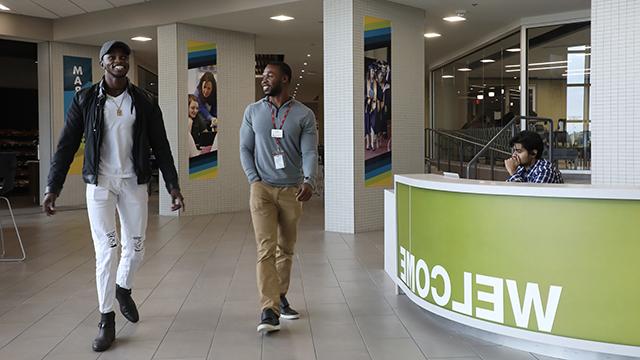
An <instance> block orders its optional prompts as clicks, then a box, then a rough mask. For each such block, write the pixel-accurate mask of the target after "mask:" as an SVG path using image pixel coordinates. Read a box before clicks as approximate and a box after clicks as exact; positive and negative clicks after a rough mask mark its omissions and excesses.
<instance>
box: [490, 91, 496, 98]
mask: <svg viewBox="0 0 640 360" xmlns="http://www.w3.org/2000/svg"><path fill="white" fill-rule="evenodd" d="M488 95H489V97H494V96H496V93H495V92H493V91H489V94H488Z"/></svg>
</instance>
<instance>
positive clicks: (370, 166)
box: [364, 16, 393, 187]
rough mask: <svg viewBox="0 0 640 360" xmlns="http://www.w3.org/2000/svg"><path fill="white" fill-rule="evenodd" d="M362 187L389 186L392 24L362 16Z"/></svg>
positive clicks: (390, 176)
mask: <svg viewBox="0 0 640 360" xmlns="http://www.w3.org/2000/svg"><path fill="white" fill-rule="evenodd" d="M364 84H365V86H364V92H365V94H364V95H365V96H364V99H365V100H364V151H365V155H364V159H365V164H364V168H365V169H364V184H365V187H390V186H391V185H392V181H393V176H392V173H391V21H389V20H384V19H379V18H375V17H371V16H365V17H364Z"/></svg>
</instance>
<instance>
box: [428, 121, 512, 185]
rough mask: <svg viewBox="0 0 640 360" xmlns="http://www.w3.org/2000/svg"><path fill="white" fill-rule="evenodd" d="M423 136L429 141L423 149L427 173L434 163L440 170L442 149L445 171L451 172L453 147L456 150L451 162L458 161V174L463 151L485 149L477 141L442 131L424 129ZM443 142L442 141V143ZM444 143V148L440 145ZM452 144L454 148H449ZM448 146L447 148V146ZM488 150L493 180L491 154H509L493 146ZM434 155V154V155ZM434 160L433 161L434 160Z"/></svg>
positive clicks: (462, 164)
mask: <svg viewBox="0 0 640 360" xmlns="http://www.w3.org/2000/svg"><path fill="white" fill-rule="evenodd" d="M425 136H428V137H429V140H431V141H427V143H428V144H430V146H426V147H425V152H426V153H425V164H426V166H427V167H428V169H429V170H428V171H429V172H431V165H432V164H433V163H434V162H435V163H436V164H437V168H438V169H439V170H441V169H442V158H443V157H442V156H441V155H442V154H441V150H442V149H443V148H445V149H446V163H447V169H448V170H449V171H451V162H452V160H453V149H454V147H455V148H456V149H457V151H458V154H457V157H458V159H457V160H453V161H459V163H460V168H459V169H460V172H462V169H463V168H464V163H465V150H468V149H469V148H472V149H473V151H472V154H473V153H475V151H476V149H478V148H483V149H484V148H485V147H486V145H485V144H483V143H481V142H477V141H472V140H469V139H465V138H463V137H460V136H456V135H453V134H451V133H449V132H446V131H442V130H437V129H425ZM443 140H444V141H443ZM443 142H444V143H445V144H444V145H445V146H442V143H443ZM453 143H455V146H451V145H452V144H453ZM447 145H448V146H447ZM488 149H490V150H491V162H492V164H491V177H492V178H493V174H494V165H495V164H494V161H493V153H494V152H498V153H501V154H505V155H508V156H509V155H511V154H510V153H509V152H507V151H504V150H502V149H499V148H497V147H494V146H489V147H488ZM434 153H435V154H434ZM434 158H435V159H434Z"/></svg>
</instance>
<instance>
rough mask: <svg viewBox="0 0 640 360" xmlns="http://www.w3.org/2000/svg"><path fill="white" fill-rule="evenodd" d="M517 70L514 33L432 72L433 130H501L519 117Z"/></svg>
mask: <svg viewBox="0 0 640 360" xmlns="http://www.w3.org/2000/svg"><path fill="white" fill-rule="evenodd" d="M519 68H520V33H519V32H517V33H514V34H512V35H510V36H508V37H505V38H503V39H501V40H499V41H497V42H495V43H493V44H490V45H488V46H486V47H484V48H482V49H480V50H478V51H475V52H473V53H471V54H469V55H467V56H465V57H463V58H460V59H458V60H456V61H453V62H451V63H449V64H446V65H444V66H442V67H440V68H438V69H436V70H434V71H433V72H432V79H433V96H434V102H433V105H434V119H433V120H434V128H436V129H442V130H456V131H461V130H467V129H487V131H484V133H487V134H490V131H488V129H496V128H500V127H502V126H504V124H506V123H508V122H509V120H511V119H512V118H513V117H514V116H515V115H518V114H519V113H520V86H519V85H520V73H519ZM503 69H508V71H503ZM476 133H477V131H476Z"/></svg>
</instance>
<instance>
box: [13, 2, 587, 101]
mask: <svg viewBox="0 0 640 360" xmlns="http://www.w3.org/2000/svg"><path fill="white" fill-rule="evenodd" d="M391 1H393V2H396V3H399V4H404V5H408V6H413V7H417V8H421V9H425V11H426V21H425V28H424V31H425V32H429V31H435V32H438V33H441V34H442V37H440V38H435V39H425V47H426V54H427V59H426V64H427V66H430V65H433V64H435V63H437V62H440V61H444V60H446V59H450V58H451V57H453V56H455V55H460V54H461V52H464V51H465V50H467V49H469V48H471V47H473V46H474V45H477V44H478V43H479V42H481V41H484V40H486V39H488V38H490V37H492V36H497V35H498V34H500V32H502V31H504V30H505V29H508V28H509V27H511V26H516V25H517V24H518V23H519V21H520V20H521V19H522V18H530V17H536V16H544V15H549V14H557V13H562V12H571V11H581V10H583V11H584V10H588V9H589V8H590V6H591V2H590V0H535V1H532V0H391ZM236 2H237V3H238V4H239V5H237V6H236V8H235V9H232V7H233V4H234V3H236ZM277 2H280V3H284V2H288V3H286V4H280V5H272V4H275V3H277ZM0 3H2V4H4V5H6V6H8V7H10V8H12V10H13V11H12V12H15V13H19V14H24V15H30V16H36V17H44V18H50V19H54V20H53V21H54V22H58V21H59V22H61V23H64V24H65V26H66V25H69V24H70V25H69V26H71V25H73V24H74V23H76V21H81V20H82V18H83V17H86V18H87V19H91V23H92V24H94V25H95V26H94V28H93V29H91V30H92V31H91V32H88V33H85V34H82V33H79V32H73V31H67V32H66V33H67V34H68V35H65V36H64V37H63V38H59V37H58V36H56V37H55V38H54V40H56V41H66V42H76V43H82V44H92V45H100V44H101V43H102V42H104V41H106V40H108V39H112V38H118V39H124V40H127V39H129V38H131V37H133V36H137V35H147V36H150V37H152V38H154V40H153V41H150V42H148V43H137V42H133V41H132V42H131V43H132V44H131V45H132V48H133V50H134V51H136V54H137V57H138V59H139V61H140V62H141V63H144V64H146V65H148V66H149V67H151V68H152V69H153V68H155V67H156V63H157V51H156V48H157V44H156V40H155V37H156V31H155V26H150V25H152V24H147V23H144V24H141V23H139V22H140V21H141V22H144V21H146V22H150V21H153V19H161V20H156V21H159V23H158V24H160V23H167V22H171V21H173V22H175V21H179V22H181V23H187V24H193V25H200V26H207V27H213V28H220V29H228V30H234V31H240V32H246V33H253V34H256V52H257V53H271V54H284V55H285V59H286V61H287V62H289V63H290V64H291V65H292V67H293V68H294V69H296V70H297V71H298V75H299V71H300V70H301V69H302V68H303V62H304V61H307V60H308V63H309V65H308V67H307V74H308V73H309V72H311V73H312V74H315V75H310V76H305V77H304V78H303V80H304V81H303V85H302V91H301V92H300V93H301V94H302V97H305V98H306V97H307V96H309V98H310V99H312V98H313V97H315V95H316V94H319V93H321V91H322V76H323V73H322V65H323V64H322V46H323V44H322V16H323V12H322V3H323V0H299V1H296V0H262V1H251V0H243V1H240V0H234V1H233V2H232V1H231V0H228V2H226V0H225V1H222V0H181V1H168V0H154V1H150V0H148V1H144V0H0ZM137 3H145V4H144V7H145V14H144V15H145V16H144V17H142V18H136V19H137V21H135V23H134V22H132V23H131V25H130V26H127V25H128V24H127V23H125V24H124V26H123V24H122V23H119V24H118V25H119V27H120V28H119V30H117V31H109V30H106V29H109V28H111V29H113V27H110V26H109V24H111V25H113V20H114V19H111V17H113V18H118V14H119V13H121V11H120V9H111V8H114V7H118V6H125V5H130V4H137ZM198 4H200V5H198ZM474 4H476V5H474ZM139 5H140V4H139ZM198 6H200V7H202V8H205V7H206V8H208V10H209V11H211V9H212V8H216V9H220V11H218V14H217V15H213V16H206V17H200V18H198V17H197V15H196V16H193V13H191V14H190V16H185V14H187V12H184V11H183V12H180V11H178V10H184V8H187V7H189V8H197V7H198ZM227 8H228V9H229V10H226V9H227ZM109 9H111V10H109ZM138 9H139V10H140V11H141V9H140V8H139V7H138ZM147 9H149V13H148V14H147V13H146V10H147ZM245 9H248V10H245ZM102 10H104V11H102ZM456 10H465V11H466V17H467V21H464V22H461V23H447V22H445V21H443V20H442V17H444V16H447V15H451V14H453V13H455V12H456ZM95 11H102V12H101V13H100V16H99V18H96V15H97V14H95V15H93V14H90V15H86V14H85V13H87V12H95ZM205 12H206V11H205ZM177 13H180V15H176V14H177ZM200 13H203V12H202V11H201V12H200ZM210 13H213V12H210ZM83 14H84V15H83ZM172 14H173V17H172V16H171V15H172ZM279 14H287V15H290V16H293V17H295V20H293V21H288V22H276V21H273V20H270V19H269V17H270V16H274V15H279ZM73 15H79V16H75V17H73V18H67V19H65V18H64V17H69V16H73ZM147 15H148V16H147ZM154 16H156V17H155V18H154ZM176 16H180V17H181V18H176ZM61 17H63V18H62V19H60V18H61ZM172 18H173V20H171V19H172ZM107 20H110V21H107ZM69 26H67V27H68V28H69V29H73V27H72V26H71V27H69ZM69 29H67V30H69ZM96 33H99V34H96ZM56 34H58V32H57V31H56ZM69 34H71V35H69ZM307 53H311V54H312V57H311V58H307V57H306V54H307ZM305 89H308V90H307V91H311V90H312V89H313V90H312V93H307V91H305Z"/></svg>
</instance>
